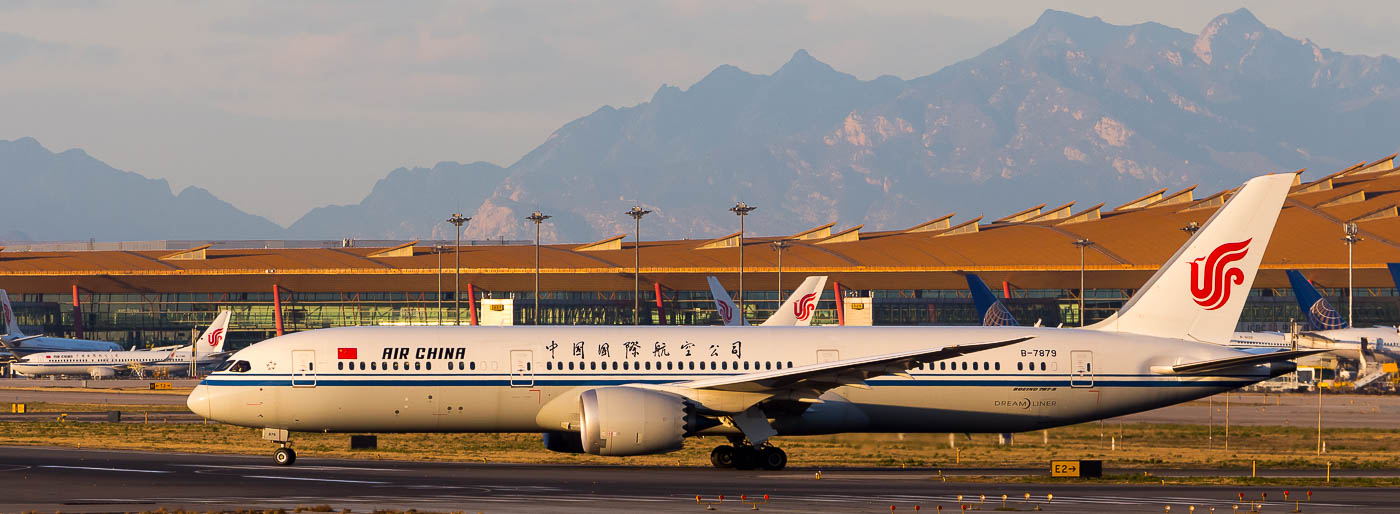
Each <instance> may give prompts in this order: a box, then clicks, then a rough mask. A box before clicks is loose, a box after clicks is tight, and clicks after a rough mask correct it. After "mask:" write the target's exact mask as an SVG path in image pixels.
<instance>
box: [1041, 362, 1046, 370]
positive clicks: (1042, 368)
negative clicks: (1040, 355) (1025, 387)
mask: <svg viewBox="0 0 1400 514" xmlns="http://www.w3.org/2000/svg"><path fill="white" fill-rule="evenodd" d="M1040 370H1041V371H1045V363H1044V362H1042V363H1040Z"/></svg>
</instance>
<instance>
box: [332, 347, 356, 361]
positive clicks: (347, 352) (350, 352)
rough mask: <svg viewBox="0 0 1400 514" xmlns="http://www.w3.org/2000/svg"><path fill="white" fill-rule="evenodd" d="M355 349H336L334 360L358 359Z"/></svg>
mask: <svg viewBox="0 0 1400 514" xmlns="http://www.w3.org/2000/svg"><path fill="white" fill-rule="evenodd" d="M355 350H356V349H355V348H336V350H335V358H337V359H358V358H359V356H358V352H356V351H355Z"/></svg>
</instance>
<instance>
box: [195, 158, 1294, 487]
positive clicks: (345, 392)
mask: <svg viewBox="0 0 1400 514" xmlns="http://www.w3.org/2000/svg"><path fill="white" fill-rule="evenodd" d="M1294 178H1295V176H1294V175H1292V174H1287V175H1271V176H1264V177H1258V178H1255V179H1252V180H1250V181H1249V182H1246V183H1245V185H1244V186H1243V187H1242V188H1241V189H1240V190H1238V191H1237V193H1236V194H1235V195H1234V196H1233V197H1231V198H1230V199H1229V200H1228V201H1227V202H1226V204H1225V205H1224V206H1223V207H1222V208H1221V209H1220V210H1219V211H1217V212H1216V213H1215V214H1214V215H1213V216H1212V217H1211V219H1210V220H1209V221H1207V222H1206V224H1205V225H1204V226H1203V227H1202V228H1201V229H1200V230H1199V231H1198V232H1197V233H1196V234H1195V235H1194V236H1192V237H1191V238H1190V239H1189V240H1188V241H1187V242H1186V244H1185V246H1183V247H1182V248H1181V249H1180V250H1178V251H1177V252H1176V254H1175V255H1173V256H1172V257H1171V258H1170V259H1168V260H1167V262H1166V264H1165V265H1164V266H1163V267H1162V268H1161V269H1160V270H1158V271H1157V273H1156V274H1154V275H1153V276H1152V278H1151V279H1149V280H1148V282H1147V284H1146V285H1144V286H1143V287H1142V288H1141V289H1139V290H1138V292H1137V293H1136V294H1135V295H1134V296H1133V297H1132V298H1131V299H1130V300H1129V301H1128V302H1127V303H1126V304H1125V305H1124V306H1123V308H1122V309H1121V310H1120V311H1119V312H1117V313H1116V314H1114V315H1113V316H1110V317H1109V318H1108V319H1106V320H1104V321H1102V322H1100V323H1098V324H1095V325H1093V326H1090V327H1087V328H1041V327H878V326H877V327H840V328H829V329H822V330H814V329H810V328H802V327H719V326H715V327H680V326H671V327H603V326H596V327H349V328H332V329H323V330H313V331H307V332H300V333H296V334H289V335H285V336H281V337H276V338H273V339H269V340H267V341H263V342H261V343H257V344H254V345H252V346H250V347H248V348H245V349H243V350H240V351H238V352H237V353H235V354H234V355H233V356H232V357H231V358H230V361H229V362H228V363H227V365H226V367H225V368H224V369H222V370H220V371H216V372H214V373H212V374H210V375H209V376H208V377H207V378H205V379H204V380H203V381H202V382H201V383H200V385H199V386H197V387H196V388H195V390H194V391H193V392H192V393H191V394H190V397H189V400H188V405H189V407H190V409H191V410H193V411H194V412H195V413H198V414H199V415H201V416H204V417H206V418H209V419H212V420H215V421H220V422H224V423H230V424H234V425H242V426H249V427H260V428H263V434H264V438H267V439H269V440H272V441H274V442H276V443H278V445H279V447H278V448H277V450H276V451H275V452H274V454H273V456H274V460H275V462H277V463H279V464H290V463H292V462H294V461H295V459H296V453H295V452H294V451H293V450H292V448H291V447H290V442H291V441H290V439H291V438H290V437H289V436H290V433H291V432H293V431H306V432H543V433H545V438H544V444H545V447H546V448H549V449H551V450H556V451H566V452H586V453H590V454H595V455H608V456H621V455H642V454H653V453H663V452H670V451H674V450H677V449H679V448H681V447H682V445H683V444H684V442H685V440H686V438H688V437H693V436H707V435H715V436H721V437H725V438H727V439H728V441H729V444H724V445H720V446H718V447H716V448H714V450H713V451H712V452H711V454H710V456H711V462H712V463H713V464H714V465H715V466H717V467H737V468H743V469H750V468H755V467H763V468H765V469H782V468H783V467H784V466H785V465H786V462H787V454H786V453H785V452H784V451H783V450H781V449H779V448H777V447H776V446H774V445H772V444H771V443H770V442H769V440H770V438H771V437H773V436H776V435H783V436H796V435H810V434H832V433H841V432H982V433H1005V432H1022V431H1028V430H1036V429H1042V428H1048V427H1055V426H1061V425H1067V424H1073V423H1081V422H1085V421H1091V420H1096V419H1103V418H1107V417H1112V416H1119V415H1123V414H1129V413H1133V412H1139V411H1144V410H1149V409H1155V408H1158V407H1163V406H1166V405H1172V404H1176V403H1181V402H1185V401H1190V400H1193V399H1197V398H1202V397H1205V396H1209V395H1212V394H1216V393H1220V392H1223V391H1229V390H1232V389H1236V388H1239V387H1242V386H1245V385H1249V384H1252V383H1255V382H1259V381H1262V380H1266V379H1269V378H1272V377H1275V376H1279V375H1282V374H1284V373H1288V372H1291V371H1293V370H1294V369H1295V365H1294V364H1293V363H1292V362H1289V359H1292V358H1296V357H1298V356H1301V355H1308V354H1311V353H1312V352H1311V351H1296V352H1295V351H1285V352H1277V353H1270V354H1266V355H1255V354H1249V353H1245V352H1240V351H1238V350H1234V349H1231V348H1229V347H1226V346H1222V345H1218V344H1211V343H1207V342H1206V341H1217V342H1218V341H1224V340H1226V339H1228V338H1229V335H1230V332H1231V331H1232V330H1233V329H1234V327H1235V324H1236V323H1237V321H1238V318H1239V315H1240V311H1241V309H1243V307H1244V302H1245V299H1246V296H1248V292H1249V287H1250V286H1251V284H1252V283H1253V281H1254V276H1255V272H1256V271H1257V270H1258V267H1259V262H1260V260H1261V258H1262V257H1263V255H1264V250H1265V247H1266V246H1267V245H1268V241H1269V236H1270V235H1271V234H1272V232H1273V228H1274V222H1275V221H1276V220H1277V217H1278V213H1279V210H1280V209H1281V207H1282V204H1283V200H1284V196H1285V195H1286V193H1287V192H1288V190H1289V188H1290V186H1291V184H1292V182H1293V180H1294Z"/></svg>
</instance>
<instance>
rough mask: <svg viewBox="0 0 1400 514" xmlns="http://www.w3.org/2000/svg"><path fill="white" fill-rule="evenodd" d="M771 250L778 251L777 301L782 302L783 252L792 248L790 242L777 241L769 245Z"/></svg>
mask: <svg viewBox="0 0 1400 514" xmlns="http://www.w3.org/2000/svg"><path fill="white" fill-rule="evenodd" d="M770 244H772V245H773V249H774V250H777V251H778V301H779V302H781V301H783V250H786V249H787V247H789V246H792V242H791V241H788V240H786V239H779V240H777V241H773V242H772V243H770Z"/></svg>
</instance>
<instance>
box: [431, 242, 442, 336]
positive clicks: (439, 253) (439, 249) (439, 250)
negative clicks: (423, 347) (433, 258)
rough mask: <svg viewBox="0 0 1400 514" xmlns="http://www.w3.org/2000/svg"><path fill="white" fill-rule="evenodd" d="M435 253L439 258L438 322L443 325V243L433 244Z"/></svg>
mask: <svg viewBox="0 0 1400 514" xmlns="http://www.w3.org/2000/svg"><path fill="white" fill-rule="evenodd" d="M433 253H436V254H437V258H438V294H437V323H438V326H442V245H433Z"/></svg>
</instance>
